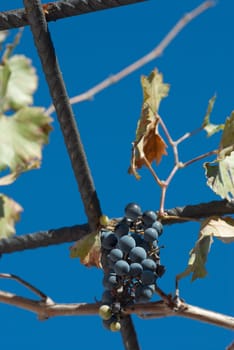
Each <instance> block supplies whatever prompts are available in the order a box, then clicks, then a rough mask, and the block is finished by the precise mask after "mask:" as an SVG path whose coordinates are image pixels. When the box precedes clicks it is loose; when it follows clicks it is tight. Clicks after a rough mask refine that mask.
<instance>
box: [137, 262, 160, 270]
mask: <svg viewBox="0 0 234 350" xmlns="http://www.w3.org/2000/svg"><path fill="white" fill-rule="evenodd" d="M141 265H142V267H143V270H151V271H155V270H156V267H157V265H156V262H155V261H154V260H152V259H145V260H143V261H142V262H141Z"/></svg>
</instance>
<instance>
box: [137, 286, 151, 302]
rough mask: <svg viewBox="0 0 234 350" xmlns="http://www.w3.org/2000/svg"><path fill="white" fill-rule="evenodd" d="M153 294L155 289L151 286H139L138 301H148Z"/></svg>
mask: <svg viewBox="0 0 234 350" xmlns="http://www.w3.org/2000/svg"><path fill="white" fill-rule="evenodd" d="M152 296H153V290H152V288H151V287H150V286H139V287H138V288H137V290H136V298H137V301H139V302H141V303H145V302H148V301H149V300H150V299H151V298H152Z"/></svg>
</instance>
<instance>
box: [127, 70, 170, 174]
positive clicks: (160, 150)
mask: <svg viewBox="0 0 234 350" xmlns="http://www.w3.org/2000/svg"><path fill="white" fill-rule="evenodd" d="M141 85H142V89H143V106H142V111H141V116H140V119H139V121H138V124H137V130H136V139H135V141H134V142H133V147H132V157H131V165H130V167H129V170H128V172H129V173H130V174H134V175H135V176H136V178H137V179H139V178H140V176H139V174H138V173H137V169H140V168H141V167H142V166H143V165H146V166H147V163H146V161H145V159H147V161H148V162H149V163H150V164H151V163H152V162H153V161H154V160H155V161H156V163H157V164H159V163H160V161H161V158H162V156H163V155H166V154H167V152H166V147H167V146H166V143H165V142H164V140H163V138H162V137H161V136H160V134H159V131H158V122H159V115H158V109H159V105H160V102H161V100H162V99H163V98H164V97H166V96H167V95H168V92H169V85H168V84H165V83H163V77H162V74H160V73H159V72H158V71H157V69H154V70H153V71H152V72H151V73H150V75H149V76H148V77H146V76H142V78H141Z"/></svg>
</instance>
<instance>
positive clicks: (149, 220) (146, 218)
mask: <svg viewBox="0 0 234 350" xmlns="http://www.w3.org/2000/svg"><path fill="white" fill-rule="evenodd" d="M142 220H143V223H144V225H145V226H146V227H148V226H151V225H152V224H153V223H154V222H155V221H156V220H157V215H156V213H155V212H154V211H153V210H147V211H145V212H144V213H143V215H142Z"/></svg>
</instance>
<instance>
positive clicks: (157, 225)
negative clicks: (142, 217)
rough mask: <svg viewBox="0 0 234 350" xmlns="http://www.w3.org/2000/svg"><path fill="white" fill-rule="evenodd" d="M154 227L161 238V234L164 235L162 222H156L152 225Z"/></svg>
mask: <svg viewBox="0 0 234 350" xmlns="http://www.w3.org/2000/svg"><path fill="white" fill-rule="evenodd" d="M152 227H153V228H154V229H155V230H156V231H157V232H158V235H159V236H161V234H162V233H163V225H162V223H161V222H160V221H155V222H154V223H153V224H152Z"/></svg>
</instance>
